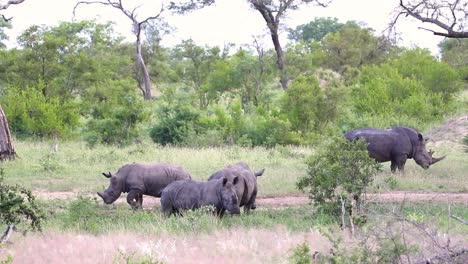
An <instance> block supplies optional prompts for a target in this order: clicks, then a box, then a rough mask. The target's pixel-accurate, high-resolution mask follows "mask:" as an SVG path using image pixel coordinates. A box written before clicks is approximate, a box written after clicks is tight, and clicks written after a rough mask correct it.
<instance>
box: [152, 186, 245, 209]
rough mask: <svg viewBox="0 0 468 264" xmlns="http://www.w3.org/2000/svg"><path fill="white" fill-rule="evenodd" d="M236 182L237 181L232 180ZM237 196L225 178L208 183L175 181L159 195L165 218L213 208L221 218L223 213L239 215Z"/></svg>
mask: <svg viewBox="0 0 468 264" xmlns="http://www.w3.org/2000/svg"><path fill="white" fill-rule="evenodd" d="M233 180H234V181H237V179H236V178H235V179H233ZM237 200H238V199H237V194H236V191H235V190H234V186H233V185H232V184H231V183H230V182H228V180H227V179H226V178H221V179H217V180H213V181H208V182H197V181H193V180H182V181H175V182H172V183H171V184H169V185H168V186H167V187H166V188H165V189H164V190H163V191H162V194H161V209H162V212H163V213H164V215H165V216H166V217H168V216H170V215H171V214H180V213H181V212H182V211H183V210H189V209H197V208H200V207H202V206H210V205H211V206H214V207H215V208H216V213H217V215H219V216H223V215H224V213H225V211H228V212H229V213H231V214H239V213H240V209H239V205H238V203H237Z"/></svg>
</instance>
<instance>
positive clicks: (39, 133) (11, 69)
mask: <svg viewBox="0 0 468 264" xmlns="http://www.w3.org/2000/svg"><path fill="white" fill-rule="evenodd" d="M318 29H320V30H318ZM0 30H1V28H0ZM146 35H147V36H150V37H147V38H146V40H145V42H144V43H143V49H142V50H143V56H144V59H145V61H146V63H147V64H148V69H149V73H150V77H151V80H152V83H153V89H154V91H153V92H152V94H155V95H156V96H155V97H154V98H153V99H154V100H150V101H144V99H143V95H142V91H143V87H142V81H141V74H140V72H139V71H138V67H136V65H135V62H134V61H133V60H134V59H133V57H134V54H133V52H134V50H133V45H132V44H131V43H126V42H124V41H123V38H122V37H121V36H119V35H118V34H117V33H115V32H114V31H113V30H112V24H98V23H96V22H94V21H81V22H62V23H60V24H59V25H57V26H31V27H30V28H29V29H27V30H25V31H24V32H23V33H22V34H21V36H20V37H18V42H19V44H20V47H18V48H13V49H6V48H5V47H4V46H3V45H0V46H1V47H3V48H2V49H0V58H1V63H0V95H1V97H0V104H1V105H2V107H3V109H4V111H5V113H6V115H7V117H8V120H9V122H10V129H11V130H12V131H13V133H14V134H15V135H16V136H17V137H34V138H37V137H42V138H49V137H59V138H61V139H67V138H68V139H73V138H78V139H84V140H86V141H87V142H88V143H89V144H90V145H95V144H99V143H104V144H116V145H120V146H121V145H125V144H128V143H131V142H134V141H135V140H141V139H142V138H146V137H150V138H152V140H153V141H154V142H156V143H158V144H161V145H166V144H171V145H186V146H218V145H223V144H226V143H229V144H232V143H235V144H238V145H242V146H260V145H261V146H274V145H277V144H282V145H284V144H293V145H302V144H310V143H314V142H317V140H319V139H320V137H322V136H330V135H341V134H342V133H343V132H345V131H348V130H350V129H353V128H356V127H364V126H372V127H378V128H386V127H389V126H395V125H405V126H413V127H415V128H418V129H425V128H427V127H428V125H430V124H431V123H433V122H437V121H440V120H442V118H444V116H446V115H450V113H452V112H453V111H455V110H456V109H457V104H456V102H455V100H454V97H455V96H456V95H457V93H458V92H460V91H462V90H463V89H466V87H467V78H468V75H467V74H468V70H467V68H468V66H467V65H466V63H460V59H463V58H461V57H463V56H466V53H467V52H466V46H467V45H466V41H465V40H460V41H456V40H444V41H443V42H442V43H441V45H440V47H441V60H438V59H437V58H435V57H433V56H432V55H431V54H430V53H429V51H428V50H422V49H419V48H417V47H415V48H412V49H407V48H403V47H399V46H396V45H394V44H392V42H391V41H389V40H388V39H385V38H384V37H381V36H375V35H374V33H373V30H372V29H370V28H366V27H364V26H362V25H359V24H357V23H355V22H352V21H351V22H348V23H345V24H341V23H338V22H337V20H336V19H331V18H327V19H325V18H319V19H316V20H314V21H311V22H310V23H309V24H307V25H304V26H302V27H298V28H296V29H294V30H290V39H291V42H289V43H288V45H287V46H286V49H285V59H286V62H287V64H286V65H287V68H286V71H285V73H286V75H287V76H286V77H287V79H288V80H289V89H287V90H285V91H284V90H283V89H281V85H280V83H279V78H280V76H279V73H278V70H277V68H276V67H275V53H274V51H272V50H266V49H265V48H263V47H258V46H257V48H256V49H253V48H248V47H237V48H236V47H235V46H233V45H231V46H226V47H224V48H223V49H221V48H219V47H208V46H199V45H197V44H196V43H194V42H193V41H192V40H190V39H189V40H184V41H182V42H181V43H180V44H178V45H175V46H173V47H164V46H162V45H161V36H162V35H163V34H161V32H160V30H158V27H155V26H150V27H148V28H147V30H146ZM155 36H156V37H155ZM462 62H463V60H462ZM283 77H284V76H283Z"/></svg>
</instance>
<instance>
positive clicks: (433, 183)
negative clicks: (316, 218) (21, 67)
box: [0, 140, 468, 197]
mask: <svg viewBox="0 0 468 264" xmlns="http://www.w3.org/2000/svg"><path fill="white" fill-rule="evenodd" d="M50 145H51V144H50V142H47V141H24V140H15V147H16V151H17V153H18V156H19V157H18V158H16V159H15V160H13V161H8V162H3V163H0V166H1V167H3V168H4V170H5V175H6V177H5V179H6V182H7V183H10V184H15V183H18V184H21V185H22V186H25V187H27V188H30V189H32V190H36V191H38V190H41V191H51V192H54V191H73V192H76V193H83V194H90V193H92V194H94V193H95V192H96V191H101V190H103V189H104V188H106V187H107V186H108V184H109V181H108V179H106V178H104V177H103V176H102V175H101V173H102V172H108V171H110V172H115V171H116V170H117V169H118V168H119V167H121V166H122V165H124V164H127V163H133V162H148V163H149V162H167V163H174V164H177V165H180V166H182V167H184V168H185V169H186V170H187V171H188V172H190V173H191V174H192V176H193V178H194V179H196V180H206V179H207V178H208V177H209V176H210V175H211V174H212V173H213V172H215V171H217V170H219V169H221V168H223V167H224V166H226V165H229V164H233V163H236V162H238V161H245V162H247V163H248V164H249V165H250V167H251V168H252V169H253V170H255V171H258V170H260V169H261V168H266V171H265V173H264V175H263V176H261V177H259V178H258V185H259V194H258V196H259V197H272V196H283V195H298V194H301V193H300V192H299V191H298V190H297V189H296V181H297V179H298V178H299V177H301V176H303V175H305V174H306V173H307V171H306V170H307V168H306V165H305V160H306V158H307V157H308V156H309V155H310V154H311V153H313V151H314V150H313V149H312V148H310V147H276V148H271V149H267V148H262V147H256V148H242V147H237V146H233V147H228V146H226V147H219V148H201V149H194V148H180V147H162V146H160V145H156V144H153V143H149V142H144V143H143V144H141V145H132V146H128V147H124V148H117V147H113V146H98V147H96V148H89V147H87V146H86V144H85V143H84V142H63V143H61V144H60V145H59V151H58V152H52V151H51V149H50ZM431 148H433V149H435V150H436V153H437V155H445V154H448V156H447V158H446V159H445V160H443V161H441V162H439V163H437V164H435V165H433V166H432V167H431V168H430V169H429V170H423V169H422V168H421V167H419V166H418V165H416V163H415V162H414V161H413V160H408V161H407V164H406V168H405V170H406V172H405V174H404V175H399V174H391V173H390V169H389V167H390V164H389V163H384V164H383V168H384V171H383V172H382V173H380V174H379V175H377V177H376V180H375V186H378V187H379V188H384V189H385V188H387V189H388V190H390V189H392V188H393V189H392V190H404V191H436V192H467V191H468V181H466V172H467V171H468V155H467V154H466V153H464V152H463V149H462V147H461V145H455V144H453V143H452V145H450V146H437V147H431ZM389 177H393V178H394V180H393V181H394V184H393V185H392V186H391V187H392V188H389V186H387V185H388V184H387V183H386V179H388V178H389Z"/></svg>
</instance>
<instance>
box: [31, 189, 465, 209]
mask: <svg viewBox="0 0 468 264" xmlns="http://www.w3.org/2000/svg"><path fill="white" fill-rule="evenodd" d="M33 193H34V194H35V195H36V196H37V197H38V198H39V199H41V200H56V199H59V200H60V199H62V200H69V199H76V198H77V197H78V196H79V195H80V194H79V193H76V192H46V191H34V192H33ZM81 195H83V196H89V197H92V196H93V195H92V194H81ZM125 197H126V196H125V195H122V196H121V197H120V198H119V199H118V200H117V201H116V203H117V204H121V203H126V200H125ZM143 199H144V202H143V206H144V207H145V208H153V207H158V206H159V198H155V197H151V196H145V197H144V198H143ZM367 200H368V201H371V202H375V203H386V202H387V203H389V202H395V203H398V202H403V201H406V202H420V203H422V202H432V203H458V204H465V205H467V206H468V193H437V192H402V191H398V192H388V193H375V194H368V195H367ZM308 203H309V198H308V197H307V196H279V197H267V198H257V205H258V206H265V207H274V208H281V207H287V206H298V205H305V204H308Z"/></svg>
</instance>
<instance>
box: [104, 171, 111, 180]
mask: <svg viewBox="0 0 468 264" xmlns="http://www.w3.org/2000/svg"><path fill="white" fill-rule="evenodd" d="M102 175H104V176H105V177H106V178H111V177H112V174H111V173H110V171H109V173H108V174H106V173H105V172H103V173H102Z"/></svg>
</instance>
